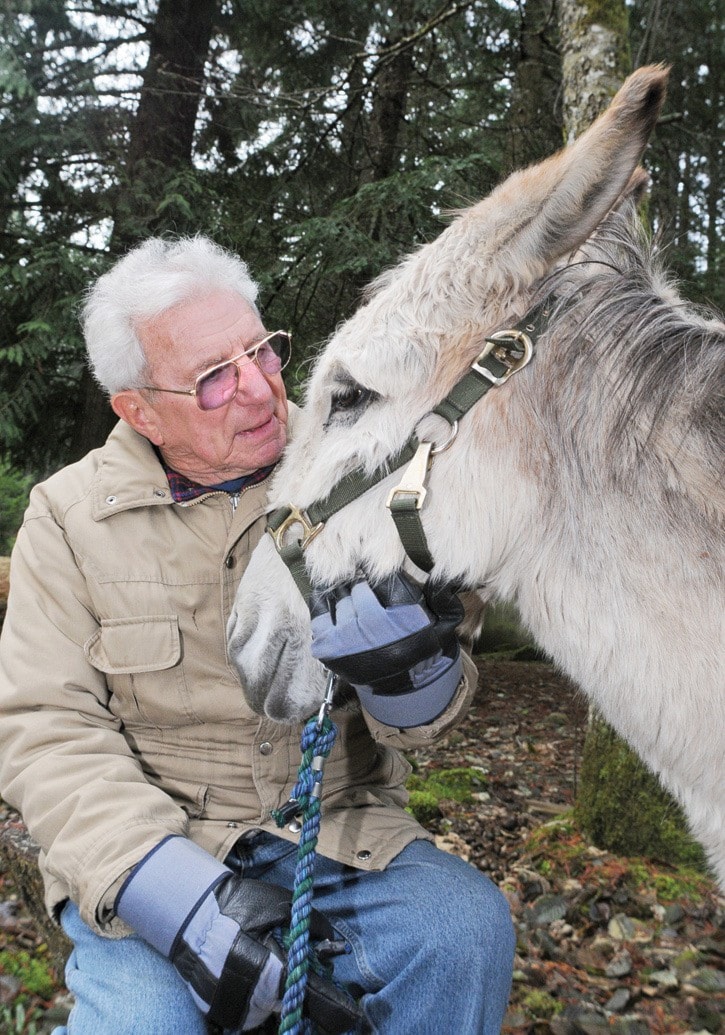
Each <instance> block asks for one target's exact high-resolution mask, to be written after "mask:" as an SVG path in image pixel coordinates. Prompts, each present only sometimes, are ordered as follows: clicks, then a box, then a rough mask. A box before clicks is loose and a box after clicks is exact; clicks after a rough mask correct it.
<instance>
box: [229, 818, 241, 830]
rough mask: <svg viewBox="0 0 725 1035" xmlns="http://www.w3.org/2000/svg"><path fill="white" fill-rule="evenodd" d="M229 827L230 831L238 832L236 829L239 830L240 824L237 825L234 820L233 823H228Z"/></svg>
mask: <svg viewBox="0 0 725 1035" xmlns="http://www.w3.org/2000/svg"><path fill="white" fill-rule="evenodd" d="M227 826H228V827H229V829H230V830H236V829H237V827H238V826H239V824H238V823H235V822H234V821H233V820H232V821H231V822H229V823H227Z"/></svg>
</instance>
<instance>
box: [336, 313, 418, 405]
mask: <svg viewBox="0 0 725 1035" xmlns="http://www.w3.org/2000/svg"><path fill="white" fill-rule="evenodd" d="M435 351H436V343H435V342H434V341H433V340H432V338H431V336H428V335H425V334H423V333H421V332H420V331H419V330H417V329H416V328H410V327H400V326H397V327H387V326H386V327H382V328H375V329H373V328H371V327H369V326H368V327H365V326H363V327H357V328H354V329H352V328H351V329H348V328H345V329H343V330H341V331H339V332H338V333H337V334H336V335H335V336H334V338H332V339H331V341H330V343H329V345H328V346H327V348H326V350H325V352H324V353H323V354H322V356H321V357H320V359H319V361H318V364H317V367H316V369H315V382H316V383H317V385H319V384H320V383H321V382H322V383H324V385H329V384H331V383H334V382H335V381H344V380H350V379H352V380H355V381H358V382H360V383H361V384H363V385H365V387H367V388H372V389H375V390H376V391H380V392H384V391H386V390H387V389H388V388H389V385H390V383H391V382H394V383H395V384H396V385H398V386H399V387H404V386H405V383H410V382H411V381H417V380H419V379H420V378H421V377H423V376H425V375H427V374H428V373H430V371H431V369H432V365H433V363H434V361H435ZM401 379H402V383H401Z"/></svg>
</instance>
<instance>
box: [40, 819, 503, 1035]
mask: <svg viewBox="0 0 725 1035" xmlns="http://www.w3.org/2000/svg"><path fill="white" fill-rule="evenodd" d="M295 858H296V846H295V845H293V844H290V843H289V842H287V841H284V840H282V839H281V838H278V837H275V836H274V835H270V834H265V833H259V834H254V835H252V836H251V837H250V838H246V839H244V840H242V841H241V842H239V843H238V845H237V846H236V847H235V849H234V850H233V852H232V853H231V855H230V856H229V857H228V858H227V860H226V861H227V864H228V865H230V866H231V867H232V868H233V869H235V870H237V871H238V872H240V873H242V874H243V875H244V876H247V877H254V878H257V879H259V880H264V881H268V882H269V883H272V884H279V885H283V886H285V887H288V888H291V887H292V884H293V881H294V869H295ZM314 905H315V907H316V908H317V909H318V910H319V911H320V912H322V913H324V914H325V915H326V916H327V917H328V919H329V920H330V921H331V922H332V923H333V924H334V926H335V928H336V929H337V931H339V933H340V934H341V935H342V936H343V937H344V938H346V939H347V941H348V942H349V943H350V944H351V946H352V952H351V953H350V954H349V955H346V956H339V957H337V959H336V960H335V979H336V980H337V981H339V982H342V983H343V984H345V985H348V986H354V987H355V990H356V992H358V993H360V994H361V995H362V999H361V1005H362V1008H363V1012H364V1017H365V1022H364V1026H363V1028H362V1029H361V1030H363V1031H365V1032H378V1033H381V1035H414V1033H415V1035H499V1032H500V1030H501V1024H502V1022H503V1017H504V1013H505V1011H506V1004H507V1000H508V995H509V990H510V984H511V974H512V967H513V953H514V931H513V925H512V922H511V916H510V913H509V908H508V903H507V902H506V900H505V898H504V897H503V895H501V893H500V892H499V891H498V890H497V889H496V888H495V887H494V885H493V884H492V883H491V882H490V881H489V880H488V878H487V877H485V876H484V875H483V874H482V873H480V872H479V871H478V870H476V869H475V868H474V867H473V866H470V865H469V864H468V863H465V862H463V861H462V860H461V859H458V858H456V857H455V856H453V855H449V854H447V853H445V852H441V851H439V850H438V849H437V848H435V847H434V846H433V845H432V844H431V843H430V842H429V841H414V842H412V843H411V844H409V845H408V846H407V848H405V849H404V850H403V851H402V852H401V853H400V854H399V855H398V856H396V858H395V859H393V860H392V862H391V863H390V864H389V865H388V867H387V869H385V870H382V871H373V872H367V871H366V872H362V871H360V870H355V869H353V868H352V867H349V866H344V865H342V864H341V863H336V862H333V861H332V860H330V859H327V858H324V857H322V856H318V857H317V864H316V869H315V884H314ZM61 920H62V924H63V928H64V930H65V932H66V934H68V936H69V937H70V938H71V940H72V941H73V944H74V948H73V951H72V952H71V955H70V957H69V959H68V964H67V968H66V985H67V987H68V989H69V990H70V991H71V992H72V993H73V995H74V997H75V1005H74V1007H73V1009H72V1011H71V1014H70V1018H69V1020H68V1026H67V1028H56V1029H55V1031H54V1033H53V1035H66V1033H68V1035H206V1033H207V1029H206V1025H205V1022H204V1018H203V1017H202V1015H201V1014H200V1013H199V1011H198V1010H197V1008H196V1006H195V1005H194V1003H193V1001H192V999H191V996H190V995H189V993H188V991H187V989H186V985H185V984H184V982H183V981H182V980H181V978H180V977H179V975H178V974H177V972H176V971H175V969H174V967H173V966H172V965H171V964H170V963H169V961H168V960H167V959H165V958H164V957H163V956H161V955H160V954H159V953H157V952H156V951H155V950H154V949H152V948H151V947H150V946H148V945H147V944H146V943H145V942H143V941H142V940H141V939H140V938H136V937H128V938H121V939H111V938H102V937H100V936H99V935H97V934H94V933H93V932H92V931H91V930H90V929H89V928H88V927H87V926H86V924H84V923H83V921H82V920H81V919H80V917H79V915H78V910H77V909H76V907H75V906H74V905H73V904H72V903H67V904H66V906H65V908H64V910H63V914H62V918H61Z"/></svg>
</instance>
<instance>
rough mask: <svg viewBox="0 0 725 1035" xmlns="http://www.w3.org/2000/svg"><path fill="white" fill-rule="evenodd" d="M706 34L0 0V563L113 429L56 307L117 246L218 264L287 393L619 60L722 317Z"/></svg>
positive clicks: (687, 19)
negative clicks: (272, 335) (243, 285)
mask: <svg viewBox="0 0 725 1035" xmlns="http://www.w3.org/2000/svg"><path fill="white" fill-rule="evenodd" d="M724 23H725V19H724V17H723V2H722V0H631V2H627V3H624V0H587V2H581V3H579V2H573V0H558V3H557V2H556V0H526V2H523V0H521V2H516V0H400V2H398V3H396V4H394V5H390V6H388V5H387V4H380V3H367V4H360V3H358V2H357V0H305V2H295V0H291V2H286V0H274V2H271V3H270V2H269V0H266V2H262V0H133V2H132V0H3V2H2V3H0V156H1V157H2V161H1V162H0V460H1V462H2V468H1V470H0V478H1V479H2V483H0V490H2V489H3V488H4V489H5V490H6V491H4V492H2V493H1V494H2V497H3V498H4V499H7V504H6V507H5V509H6V510H8V509H9V510H10V511H11V513H10V514H9V515H7V516H6V517H4V518H3V522H4V524H3V525H2V527H0V536H3V537H4V542H2V543H0V552H4V550H3V547H5V548H6V547H7V545H9V540H11V538H12V534H13V525H14V524H16V523H17V519H18V517H19V515H18V513H17V510H18V507H22V500H23V491H24V490H26V489H27V485H28V484H29V482H31V481H35V480H38V479H39V478H41V477H44V476H46V475H47V474H49V473H50V472H52V471H53V470H55V469H57V468H58V467H60V466H62V465H64V464H65V463H68V462H69V461H71V460H73V459H75V458H77V457H79V456H81V455H82V454H83V453H85V452H86V451H87V450H88V449H89V448H91V447H93V446H96V445H98V444H100V443H101V442H102V441H103V439H104V438H105V435H106V433H107V432H108V430H109V428H110V426H111V423H112V421H113V415H112V413H111V411H110V408H109V407H108V405H107V403H106V400H105V399H103V397H102V396H101V395H100V392H98V390H97V389H96V388H95V386H94V384H93V382H92V381H91V379H90V377H89V376H88V373H87V371H86V369H85V366H84V357H83V347H82V339H81V335H80V328H79V324H78V307H79V301H80V299H81V297H82V294H83V291H84V290H85V288H86V287H87V285H88V283H89V282H90V281H91V280H92V279H94V278H95V277H96V276H97V275H98V274H100V273H101V272H103V270H104V269H106V268H107V267H108V266H109V265H110V264H111V263H112V261H113V260H114V258H115V257H117V256H118V255H119V254H121V253H122V252H124V251H125V250H127V249H128V248H129V247H130V246H131V245H133V244H134V243H135V242H137V241H139V240H141V239H143V238H145V237H147V236H148V235H149V234H164V233H172V234H179V233H181V234H189V233H192V234H193V233H197V232H203V233H208V234H210V235H211V236H212V237H213V238H214V239H215V240H217V241H218V242H219V243H220V244H222V245H224V246H226V247H227V248H230V249H232V250H233V251H235V252H237V253H239V254H240V255H241V256H242V257H243V258H245V259H246V260H247V261H248V262H249V264H250V266H251V269H252V272H253V274H254V276H255V277H256V278H257V279H258V280H259V282H260V284H261V304H262V308H263V312H264V318H265V320H266V322H267V324H268V325H269V326H270V327H285V328H288V329H290V330H291V331H292V332H293V335H294V342H295V354H294V361H293V366H292V369H291V371H290V374H289V377H288V386H289V389H290V392H291V394H292V396H293V397H297V396H298V395H299V391H300V386H301V385H302V383H303V381H304V378H305V375H306V372H307V370H308V366H309V362H310V360H311V359H312V358H313V357H314V355H315V354H316V352H317V351H318V349H319V348H320V346H321V344H322V343H323V342H324V341H325V339H326V338H327V337H328V336H329V335H330V334H331V333H332V331H333V330H334V329H335V327H336V325H337V324H338V323H339V322H340V321H341V320H343V319H344V318H346V317H347V316H348V315H349V314H350V313H351V312H352V311H353V309H354V308H355V306H356V305H357V304H358V301H359V299H360V293H361V289H362V288H363V286H364V285H365V284H367V283H368V282H369V281H370V280H371V279H372V278H373V277H374V276H375V275H376V274H378V273H379V272H380V271H381V270H383V269H384V268H386V267H387V266H389V265H391V264H392V263H394V262H395V261H396V260H397V259H398V258H399V257H400V256H401V255H402V254H404V253H405V252H407V251H409V250H411V249H412V248H414V247H415V246H417V245H419V244H421V243H422V242H424V241H426V240H429V239H430V238H432V237H433V236H435V235H437V234H438V233H439V232H440V231H441V230H442V229H443V227H444V226H445V224H446V220H447V218H448V214H449V213H450V212H451V210H455V209H458V208H460V207H462V206H465V205H466V204H468V203H470V202H472V201H476V200H478V199H479V198H480V197H482V196H484V195H485V194H487V193H488V192H489V191H490V190H491V188H492V187H493V186H495V184H496V183H497V182H499V181H500V179H501V178H502V177H503V176H504V175H505V174H506V173H507V172H509V171H510V170H511V169H513V168H516V167H519V166H522V165H525V164H528V163H530V162H532V161H535V160H538V159H540V158H541V157H544V156H546V155H548V154H550V153H552V152H553V151H554V150H556V149H558V148H559V147H560V146H561V145H562V144H563V143H564V141H565V138H566V136H567V135H568V136H572V135H575V134H576V133H577V132H578V131H579V129H580V128H582V126H583V125H584V124H586V122H588V121H589V120H590V118H591V117H592V116H593V115H594V114H595V113H596V111H597V110H599V108H601V107H602V104H603V103H604V102H605V101H606V99H607V96H611V94H612V93H613V92H614V91H615V90H616V88H617V86H618V85H619V83H620V82H621V80H622V78H623V77H624V75H626V74H627V73H628V72H629V71H630V70H631V68H633V67H636V66H638V65H640V64H644V63H648V62H651V61H662V62H665V63H669V64H671V65H672V74H671V79H670V90H669V99H668V102H667V106H666V109H665V112H664V116H663V118H662V120H661V122H660V124H659V126H658V127H657V130H656V133H655V135H654V139H653V142H652V144H651V146H650V148H649V149H648V151H647V155H646V166H647V168H648V170H649V172H650V174H651V176H652V191H651V197H650V201H649V208H648V219H649V221H650V223H651V225H652V228H653V230H654V231H655V232H657V233H658V234H660V235H661V238H662V241H663V244H664V245H665V246H666V247H667V248H668V250H669V262H670V265H671V267H672V268H673V270H674V271H675V272H676V273H677V274H678V275H679V277H680V278H681V279H682V281H683V283H684V290H685V294H686V295H688V296H689V297H690V298H692V299H693V300H695V301H701V300H708V301H710V302H713V303H715V304H716V305H719V306H720V307H722V306H723V304H724V303H725V278H724V277H723V250H724V248H725V245H724V244H723V233H722V231H723V221H724V220H725V202H724V200H723V191H722V185H723V163H724V162H725V150H724V149H723V147H722V143H723V138H724V134H723V124H724V122H725V104H724V101H723V88H722V80H723V74H722V69H723V65H724V64H725V60H724V59H725V53H724V46H723V37H724V35H725V30H724V28H723V25H724ZM18 485H19V488H20V490H21V491H18ZM13 490H15V491H14V492H13ZM10 496H13V499H14V500H15V502H13V500H11V499H10V498H9V497H10Z"/></svg>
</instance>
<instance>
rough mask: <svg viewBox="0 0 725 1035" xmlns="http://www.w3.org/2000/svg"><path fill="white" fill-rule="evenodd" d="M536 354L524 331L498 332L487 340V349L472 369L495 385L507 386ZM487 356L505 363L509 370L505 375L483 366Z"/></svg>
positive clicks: (472, 365)
mask: <svg viewBox="0 0 725 1035" xmlns="http://www.w3.org/2000/svg"><path fill="white" fill-rule="evenodd" d="M533 354H534V346H533V344H532V342H531V338H530V337H529V336H528V334H526V333H525V332H524V331H520V330H519V329H518V328H516V327H512V328H510V329H509V330H505V331H496V333H495V334H492V335H491V336H490V338H486V348H485V349H484V350H483V352H482V353H481V355H480V356H479V357H478V359H477V360H476V361H475V362H474V363H472V364H471V369H472V370H475V371H476V373H478V374H481V376H482V377H485V378H486V379H487V380H488V381H490V382H491V383H492V384H494V385H502V384H505V383H506V381H508V379H509V378H510V377H511V375H512V374H515V373H516V372H517V371H518V370H521V369H522V368H523V367H525V366H526V364H527V363H528V362H529V360H530V359H531V357H532V356H533ZM487 356H493V357H494V359H497V360H498V361H499V363H503V364H504V366H506V367H507V368H508V369H507V370H506V372H505V373H503V374H499V375H496V374H494V372H493V371H492V370H489V368H488V367H486V366H484V365H483V361H484V360H485V359H486V357H487Z"/></svg>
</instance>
